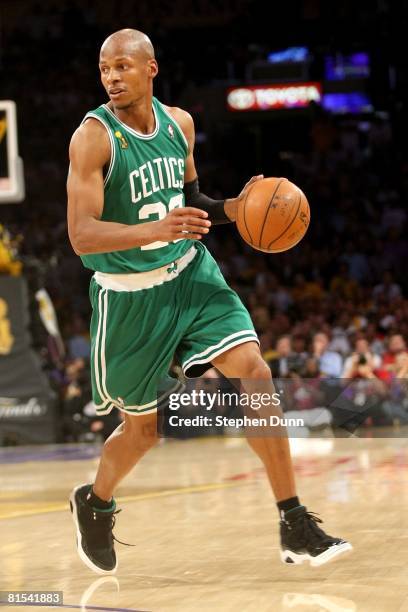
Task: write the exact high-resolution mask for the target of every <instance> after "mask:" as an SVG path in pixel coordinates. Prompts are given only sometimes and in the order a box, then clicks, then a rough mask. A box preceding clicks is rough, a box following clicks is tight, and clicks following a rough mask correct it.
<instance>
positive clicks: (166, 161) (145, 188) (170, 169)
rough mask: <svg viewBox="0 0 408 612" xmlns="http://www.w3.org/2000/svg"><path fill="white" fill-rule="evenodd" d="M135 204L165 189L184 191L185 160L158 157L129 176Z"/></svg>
mask: <svg viewBox="0 0 408 612" xmlns="http://www.w3.org/2000/svg"><path fill="white" fill-rule="evenodd" d="M129 181H130V190H131V195H132V202H133V204H137V203H138V202H140V200H141V199H142V198H147V197H149V196H151V195H152V194H153V193H156V192H157V191H160V190H164V189H172V188H175V189H182V188H183V185H184V159H176V158H175V157H169V158H166V157H157V158H156V159H153V160H152V161H148V162H146V163H144V164H142V165H141V166H140V167H139V168H137V170H133V172H131V173H130V174H129Z"/></svg>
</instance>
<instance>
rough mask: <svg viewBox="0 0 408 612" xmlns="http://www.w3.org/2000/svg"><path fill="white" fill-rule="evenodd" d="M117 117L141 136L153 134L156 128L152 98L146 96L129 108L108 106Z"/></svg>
mask: <svg viewBox="0 0 408 612" xmlns="http://www.w3.org/2000/svg"><path fill="white" fill-rule="evenodd" d="M108 106H109V107H110V108H111V109H112V110H113V112H114V113H115V115H116V116H117V117H118V119H120V121H122V122H123V123H126V125H128V126H129V127H131V128H132V129H133V130H136V132H140V133H141V134H151V133H152V132H154V129H155V127H156V120H155V115H154V113H153V104H152V96H146V97H145V98H143V99H142V100H140V101H135V102H133V104H132V105H131V106H128V107H127V108H114V107H113V105H112V103H110V104H109V105H108Z"/></svg>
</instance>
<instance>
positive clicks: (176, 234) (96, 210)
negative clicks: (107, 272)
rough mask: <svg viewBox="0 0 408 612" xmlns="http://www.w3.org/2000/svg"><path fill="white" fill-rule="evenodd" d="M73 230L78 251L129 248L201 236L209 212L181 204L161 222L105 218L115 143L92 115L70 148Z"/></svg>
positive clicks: (70, 203)
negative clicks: (106, 182) (106, 183)
mask: <svg viewBox="0 0 408 612" xmlns="http://www.w3.org/2000/svg"><path fill="white" fill-rule="evenodd" d="M69 156H70V162H71V164H70V169H69V174H68V181H67V191H68V233H69V237H70V241H71V244H72V246H73V248H74V250H75V252H76V253H77V254H78V255H85V254H90V253H104V252H108V251H125V250H127V249H131V248H134V247H139V246H144V245H146V244H150V243H151V242H154V241H156V240H157V241H166V242H171V241H173V240H177V239H180V238H184V239H185V238H187V239H191V240H200V239H201V238H202V236H203V235H204V234H206V233H207V232H208V228H209V226H210V222H209V221H207V220H206V217H207V213H205V212H204V211H202V210H199V209H196V208H192V207H187V208H178V209H176V210H175V211H173V214H169V215H167V217H165V218H164V219H162V220H160V221H150V222H147V223H143V224H140V225H137V226H136V225H125V224H122V223H115V222H111V221H102V220H101V216H102V211H103V201H104V189H103V169H104V167H106V166H107V165H109V161H110V143H109V137H108V134H107V132H106V130H105V128H104V127H103V126H102V125H101V124H100V123H99V122H98V121H96V120H92V119H89V120H88V121H86V123H84V124H83V125H81V126H80V127H79V128H78V129H77V130H76V132H75V133H74V135H73V137H72V140H71V144H70V148H69Z"/></svg>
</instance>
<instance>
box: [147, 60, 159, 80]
mask: <svg viewBox="0 0 408 612" xmlns="http://www.w3.org/2000/svg"><path fill="white" fill-rule="evenodd" d="M158 72H159V66H158V65H157V62H156V60H155V59H150V60H149V62H148V73H149V76H150V77H151V78H152V79H154V77H155V76H156V75H157V73H158Z"/></svg>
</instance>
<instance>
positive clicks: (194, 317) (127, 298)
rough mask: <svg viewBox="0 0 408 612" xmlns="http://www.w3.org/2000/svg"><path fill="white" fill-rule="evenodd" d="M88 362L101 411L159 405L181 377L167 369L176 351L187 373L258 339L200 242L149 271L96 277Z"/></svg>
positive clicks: (138, 409)
mask: <svg viewBox="0 0 408 612" xmlns="http://www.w3.org/2000/svg"><path fill="white" fill-rule="evenodd" d="M90 298H91V303H92V308H93V313H92V320H91V366H92V389H93V400H94V402H95V404H96V410H97V413H98V414H108V413H109V412H110V411H111V410H112V408H113V407H117V408H119V409H120V410H123V411H125V412H127V413H129V414H147V413H149V412H155V411H156V410H157V408H158V407H160V406H161V405H162V404H163V403H165V401H166V398H167V397H168V395H169V394H170V393H174V392H176V391H177V390H180V389H181V387H182V385H181V383H180V382H179V381H178V380H177V379H175V378H172V377H170V376H169V375H168V372H169V368H170V365H171V363H172V360H173V358H174V357H175V358H176V360H177V361H178V362H179V363H180V364H181V365H182V368H183V372H184V374H185V375H186V376H187V377H196V376H201V375H202V374H203V373H204V372H205V371H206V370H208V369H209V368H210V367H211V360H212V359H214V358H215V357H217V356H218V355H220V354H221V353H223V352H224V351H227V350H228V349H230V348H232V347H234V346H237V345H239V344H243V343H244V342H250V341H255V342H258V337H257V335H256V332H255V330H254V326H253V324H252V321H251V318H250V316H249V313H248V311H247V310H246V308H245V307H244V305H243V304H242V302H241V300H240V299H239V297H238V295H237V294H236V293H235V291H233V290H232V289H231V288H230V287H228V285H227V283H226V282H225V280H224V277H223V276H222V274H221V272H220V269H219V268H218V265H217V263H216V262H215V260H214V259H213V257H212V256H211V255H210V253H209V252H208V250H207V249H206V248H205V246H204V245H202V244H201V243H200V242H198V241H197V242H194V244H193V246H192V247H191V248H190V249H189V250H188V251H187V253H186V254H185V255H183V256H182V257H181V258H180V259H178V260H177V261H175V262H173V263H171V264H169V265H168V266H164V267H162V268H158V269H155V270H151V271H149V272H141V273H135V274H105V273H102V272H95V274H94V276H93V277H92V279H91V285H90Z"/></svg>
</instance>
